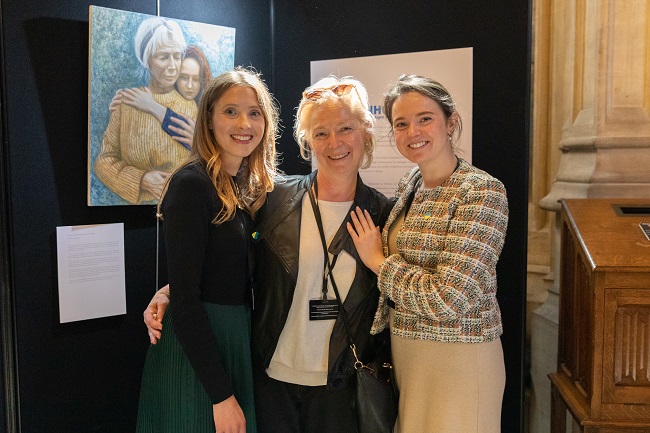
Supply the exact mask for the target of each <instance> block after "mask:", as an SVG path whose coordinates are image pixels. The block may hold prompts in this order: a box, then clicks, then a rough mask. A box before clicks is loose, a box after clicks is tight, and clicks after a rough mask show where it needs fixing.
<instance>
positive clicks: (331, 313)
mask: <svg viewBox="0 0 650 433" xmlns="http://www.w3.org/2000/svg"><path fill="white" fill-rule="evenodd" d="M337 257H338V256H334V260H332V265H331V268H330V269H334V264H335V263H336V258H337ZM327 277H328V269H327V264H326V265H325V269H323V289H322V296H321V298H320V299H310V300H309V320H336V318H337V317H338V315H339V301H338V299H336V298H335V299H327V292H328V290H327Z"/></svg>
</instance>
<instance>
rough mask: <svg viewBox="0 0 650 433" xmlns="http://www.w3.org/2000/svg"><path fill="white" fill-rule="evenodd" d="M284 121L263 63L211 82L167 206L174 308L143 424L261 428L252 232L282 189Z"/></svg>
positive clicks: (178, 428) (151, 364)
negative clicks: (278, 182)
mask: <svg viewBox="0 0 650 433" xmlns="http://www.w3.org/2000/svg"><path fill="white" fill-rule="evenodd" d="M277 124H278V107H277V105H276V104H275V103H274V99H273V98H272V96H271V95H270V93H269V91H268V89H267V87H266V85H265V84H264V83H263V81H262V80H261V78H260V76H259V75H258V74H257V73H255V72H252V71H249V70H246V69H242V68H237V69H235V70H233V71H229V72H226V73H223V74H221V75H220V76H218V77H217V78H215V79H214V80H213V81H212V82H211V83H210V84H209V85H208V86H207V88H206V89H205V92H204V94H203V96H202V98H201V101H200V104H199V113H198V117H197V121H196V129H195V134H194V138H193V142H192V154H191V156H190V158H189V160H188V161H187V162H186V163H185V164H183V165H182V166H181V167H180V168H179V169H177V170H176V171H175V172H174V173H173V174H172V175H171V176H170V177H169V179H168V180H167V183H166V184H165V188H164V190H163V193H162V197H161V199H160V204H159V207H158V216H159V217H160V218H161V219H162V221H163V230H164V239H165V245H166V252H167V267H168V275H169V293H168V295H169V297H170V309H169V312H168V314H167V315H166V316H165V317H164V320H163V326H165V329H166V332H165V338H163V339H161V340H160V342H159V343H158V344H156V345H152V346H151V347H150V349H149V352H148V354H147V358H146V360H145V366H144V371H143V376H142V387H141V392H140V406H139V410H138V421H137V429H136V431H137V432H139V433H144V432H156V433H160V432H192V433H200V432H211V433H212V432H215V430H216V432H217V433H221V432H228V433H231V432H232V433H255V432H256V422H255V408H254V399H253V382H252V368H251V354H250V333H251V331H250V308H251V271H252V269H251V265H250V243H251V238H250V233H251V231H252V226H253V218H254V216H255V214H256V213H257V211H258V210H259V209H260V207H261V206H262V204H263V203H264V202H265V199H266V194H267V192H269V191H271V190H272V189H273V178H274V176H275V172H276V153H275V140H276V135H277Z"/></svg>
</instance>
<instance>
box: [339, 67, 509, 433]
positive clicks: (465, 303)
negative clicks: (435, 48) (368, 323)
mask: <svg viewBox="0 0 650 433" xmlns="http://www.w3.org/2000/svg"><path fill="white" fill-rule="evenodd" d="M384 113H385V114H386V118H387V119H388V121H389V122H390V125H391V129H392V134H393V137H394V139H395V143H396V145H397V149H398V150H399V152H400V153H401V154H402V155H403V156H404V157H405V158H407V159H408V160H409V161H411V162H413V163H415V164H417V167H415V168H413V169H412V170H411V171H410V172H408V173H407V174H406V175H405V176H404V178H403V179H402V180H401V181H400V183H399V184H398V186H397V192H396V196H397V202H396V204H395V207H394V208H393V210H392V211H391V214H390V216H389V217H388V221H387V222H386V224H385V226H384V228H383V232H382V231H381V229H380V228H379V227H377V226H376V224H374V223H373V220H372V219H371V218H370V217H369V216H368V213H367V212H366V211H365V210H363V207H361V206H360V207H359V208H357V209H356V210H355V212H353V213H352V214H351V217H352V224H348V230H349V232H350V235H351V236H352V239H353V240H354V243H355V245H356V247H357V251H358V252H359V255H360V256H361V258H362V260H363V262H364V263H365V264H366V266H368V268H370V269H371V270H372V271H373V272H375V273H376V274H377V277H378V286H379V290H380V291H381V297H380V302H379V309H378V311H377V315H376V317H375V321H374V324H373V328H372V332H373V333H377V332H380V331H382V330H383V329H384V328H385V327H387V326H390V330H391V349H392V356H393V365H394V367H395V376H396V381H397V386H398V388H399V391H400V401H399V412H398V420H397V425H396V431H398V432H402V433H419V432H422V433H425V432H432V431H435V432H437V433H447V432H449V433H451V432H463V433H469V432H476V433H498V432H500V431H501V426H500V416H501V401H502V398H503V390H504V386H505V368H504V361H503V351H502V348H501V341H500V339H499V337H500V336H501V334H502V332H503V331H502V326H501V313H500V310H499V305H498V303H497V299H496V290H497V280H496V264H497V261H498V259H499V254H500V253H501V249H502V247H503V243H504V239H505V235H506V227H507V223H508V201H507V198H506V191H505V188H504V186H503V184H502V183H501V182H500V181H499V180H498V179H495V178H494V177H492V176H490V175H489V174H487V173H486V172H484V171H482V170H479V169H478V168H476V167H474V166H472V165H470V164H469V163H467V162H466V161H464V160H463V159H461V158H458V157H457V156H456V154H455V151H454V147H453V145H454V143H456V142H457V141H458V137H459V136H460V133H461V119H460V116H459V114H458V112H457V111H456V108H455V104H454V102H453V100H452V98H451V96H450V95H449V92H447V90H446V89H445V88H444V87H443V86H442V85H441V84H440V83H438V82H436V81H434V80H431V79H428V78H424V77H420V76H417V75H402V76H401V77H400V78H399V80H398V81H397V83H396V84H395V85H393V86H392V87H391V89H390V90H389V91H388V92H387V93H386V94H385V95H384Z"/></svg>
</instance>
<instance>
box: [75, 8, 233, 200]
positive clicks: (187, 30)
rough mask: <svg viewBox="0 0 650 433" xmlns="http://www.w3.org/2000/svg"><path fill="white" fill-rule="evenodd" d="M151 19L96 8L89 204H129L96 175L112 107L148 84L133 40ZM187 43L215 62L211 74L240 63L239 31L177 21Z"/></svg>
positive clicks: (93, 12) (93, 19)
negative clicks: (122, 94) (120, 92)
mask: <svg viewBox="0 0 650 433" xmlns="http://www.w3.org/2000/svg"><path fill="white" fill-rule="evenodd" d="M150 17H152V15H146V14H140V13H135V12H126V11H120V10H115V9H108V8H103V7H97V6H91V24H90V34H91V42H90V44H91V49H90V65H89V68H90V101H89V108H90V116H89V134H88V136H89V138H88V139H89V143H88V176H89V179H88V188H89V191H88V204H89V205H90V206H112V205H130V203H129V202H127V201H126V200H124V199H123V198H122V197H120V196H119V195H117V194H115V193H114V192H113V191H111V190H110V189H109V188H107V187H106V186H105V185H104V184H103V183H102V182H101V181H100V180H99V179H98V178H97V176H96V174H95V170H94V165H95V159H96V158H97V156H98V155H99V152H100V151H101V146H102V138H103V136H104V131H105V130H106V126H107V125H108V120H109V117H110V113H109V111H108V106H109V104H110V103H111V99H112V98H113V96H114V95H115V91H116V90H117V89H120V88H128V87H140V86H146V85H147V83H148V82H149V76H148V73H147V71H146V70H145V69H144V68H143V67H142V65H141V64H140V62H138V59H137V58H136V56H135V53H134V46H133V37H134V36H135V32H136V30H137V29H138V26H139V25H140V23H141V22H142V21H144V20H145V19H147V18H150ZM174 21H176V22H177V23H178V24H179V25H180V26H181V29H182V30H183V35H184V36H185V42H186V43H187V44H188V45H189V44H194V45H198V46H199V48H201V49H202V50H203V53H204V54H205V56H206V57H207V59H208V62H209V63H210V70H211V71H212V76H213V77H214V76H216V75H219V74H220V73H221V72H223V71H226V70H228V69H232V68H233V67H234V65H235V29H233V28H230V27H223V26H215V25H209V24H203V23H197V22H193V21H184V20H174Z"/></svg>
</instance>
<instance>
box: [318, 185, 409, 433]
mask: <svg viewBox="0 0 650 433" xmlns="http://www.w3.org/2000/svg"><path fill="white" fill-rule="evenodd" d="M314 188H315V189H316V188H318V187H317V185H316V180H315V179H314ZM316 193H317V194H318V190H317V189H316ZM309 200H310V201H311V207H312V209H313V211H314V217H315V218H316V224H317V225H318V231H319V232H320V239H321V242H322V244H323V252H324V254H325V261H326V264H327V271H328V275H329V279H330V281H331V282H332V288H333V289H334V293H335V294H336V300H337V302H338V304H339V312H340V314H341V318H342V319H343V323H344V325H345V330H346V332H347V334H348V340H349V346H350V350H351V351H352V355H353V356H354V361H355V362H354V369H355V371H356V379H357V383H356V392H355V402H354V404H355V411H356V415H357V426H358V429H359V433H393V430H394V427H395V420H396V419H397V403H398V398H399V394H398V391H397V386H396V385H395V375H394V372H393V366H392V365H391V363H390V353H389V352H388V351H383V353H382V352H379V353H378V354H377V356H376V357H375V359H373V360H372V361H370V362H369V363H368V364H364V363H363V362H362V361H361V360H360V359H359V357H358V356H357V348H356V346H355V344H354V339H353V338H352V332H351V330H350V325H349V322H348V316H347V313H346V312H345V309H344V308H343V303H342V302H341V296H340V295H339V290H338V288H337V287H336V283H335V282H334V275H333V274H332V263H331V262H330V259H329V253H328V252H327V242H326V241H325V233H324V231H323V221H322V219H321V215H320V210H319V209H318V203H317V202H316V199H315V197H314V193H313V192H312V190H311V188H309Z"/></svg>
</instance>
